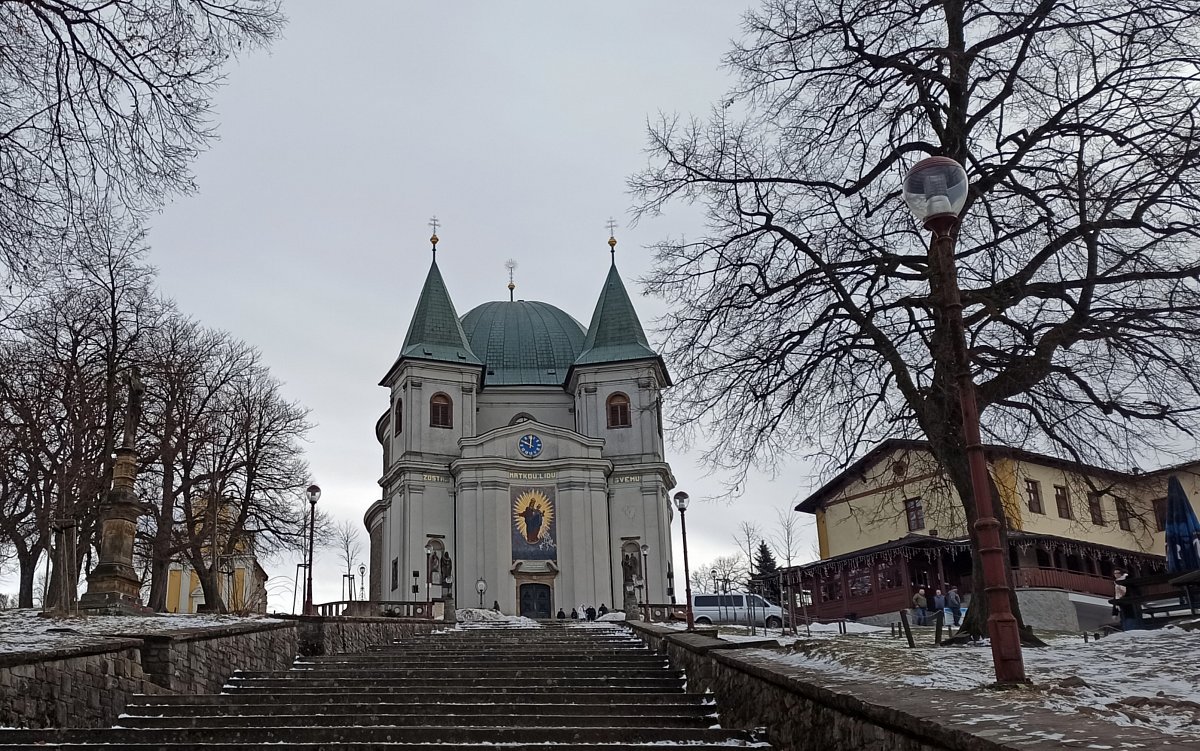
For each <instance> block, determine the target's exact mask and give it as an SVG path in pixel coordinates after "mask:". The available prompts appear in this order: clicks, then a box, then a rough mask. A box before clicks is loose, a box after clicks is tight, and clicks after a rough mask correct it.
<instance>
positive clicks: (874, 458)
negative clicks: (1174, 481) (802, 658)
mask: <svg viewBox="0 0 1200 751" xmlns="http://www.w3.org/2000/svg"><path fill="white" fill-rule="evenodd" d="M898 449H904V450H907V451H928V450H929V441H919V440H912V439H908V438H888V439H887V440H885V441H883V442H881V443H880V444H879V445H877V446H875V448H873V449H871V450H870V451H868V452H867V453H866V454H863V455H862V456H861V457H859V458H858V459H856V460H854V462H852V463H851V464H850V465H849V466H847V467H846V468H845V469H843V470H842V471H841V472H838V473H837V474H836V475H834V476H833V477H832V478H831V479H830V480H829V481H828V482H826V483H825V484H824V485H822V486H821V487H819V488H817V490H816V491H814V492H813V493H812V495H810V496H808V497H807V498H805V499H804V500H803V501H800V503H798V504H797V505H796V510H797V511H803V512H805V513H809V514H815V513H816V512H817V510H818V509H820V508H821V505H822V504H824V503H825V502H826V501H828V500H829V499H831V498H833V496H835V495H837V494H838V493H839V492H841V491H842V490H843V489H844V488H845V487H846V486H847V485H849V484H850V483H852V482H854V481H855V480H860V479H863V478H864V477H865V476H866V472H867V470H868V469H870V468H871V467H873V466H875V465H876V464H877V463H879V462H880V461H882V460H883V459H884V458H885V457H887V456H890V455H891V454H892V452H893V451H896V450H898ZM983 449H984V451H985V452H986V454H987V457H988V460H989V461H992V460H995V459H1016V460H1018V461H1027V462H1031V463H1037V464H1043V465H1045V466H1048V467H1060V468H1062V469H1067V470H1071V471H1075V472H1081V473H1085V474H1090V475H1098V476H1103V477H1113V478H1116V479H1120V480H1126V481H1129V480H1134V479H1138V478H1144V477H1145V476H1146V475H1147V474H1149V475H1153V474H1158V472H1157V471H1156V472H1149V473H1146V474H1143V475H1135V474H1132V473H1129V472H1124V471H1122V470H1116V469H1110V468H1107V467H1097V466H1094V465H1091V464H1083V463H1082V462H1076V461H1072V460H1070V459H1062V458H1059V457H1056V456H1049V455H1046V454H1039V453H1036V452H1033V451H1026V450H1025V449H1018V448H1012V447H1010V446H997V445H994V444H991V445H986V446H984V447H983Z"/></svg>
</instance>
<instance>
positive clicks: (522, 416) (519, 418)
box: [508, 412, 533, 425]
mask: <svg viewBox="0 0 1200 751" xmlns="http://www.w3.org/2000/svg"><path fill="white" fill-rule="evenodd" d="M532 419H533V415H531V414H529V413H528V412H518V413H517V414H515V415H513V419H511V420H509V421H508V424H509V425H516V424H517V423H519V422H527V421H529V420H532Z"/></svg>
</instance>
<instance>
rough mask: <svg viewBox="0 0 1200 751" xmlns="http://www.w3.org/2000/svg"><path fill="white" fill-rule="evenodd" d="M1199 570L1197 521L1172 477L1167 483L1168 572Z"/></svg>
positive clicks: (1199, 536)
mask: <svg viewBox="0 0 1200 751" xmlns="http://www.w3.org/2000/svg"><path fill="white" fill-rule="evenodd" d="M1197 569H1200V521H1197V520H1196V512H1195V511H1194V510H1192V504H1191V503H1190V502H1189V501H1188V497H1187V494H1186V493H1184V492H1183V486H1182V485H1180V484H1179V480H1178V479H1177V478H1176V477H1175V475H1171V479H1170V480H1168V481H1167V571H1170V572H1172V573H1181V572H1184V571H1195V570H1197Z"/></svg>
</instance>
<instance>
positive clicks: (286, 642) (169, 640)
mask: <svg viewBox="0 0 1200 751" xmlns="http://www.w3.org/2000/svg"><path fill="white" fill-rule="evenodd" d="M297 636H298V635H297V633H296V627H295V624H292V623H287V622H284V623H254V622H251V623H245V624H235V625H230V626H222V627H220V628H207V629H196V630H194V631H184V632H175V633H172V634H169V635H166V634H146V635H144V636H141V637H140V638H141V639H142V641H143V645H142V668H143V670H144V671H145V674H146V678H147V679H148V680H150V681H153V682H154V683H155V684H157V685H159V686H161V687H162V688H165V689H167V690H169V691H172V692H174V693H179V694H216V693H220V691H221V687H222V686H224V685H225V683H226V681H228V680H229V676H231V675H233V673H234V671H235V670H287V669H288V668H290V667H291V666H292V661H293V660H294V659H295V658H296V654H297V651H296V650H297Z"/></svg>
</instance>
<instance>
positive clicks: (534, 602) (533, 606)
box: [521, 584, 550, 618]
mask: <svg viewBox="0 0 1200 751" xmlns="http://www.w3.org/2000/svg"><path fill="white" fill-rule="evenodd" d="M521 615H523V616H525V617H526V618H549V617H550V586H549V585H547V584H522V585H521Z"/></svg>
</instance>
